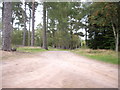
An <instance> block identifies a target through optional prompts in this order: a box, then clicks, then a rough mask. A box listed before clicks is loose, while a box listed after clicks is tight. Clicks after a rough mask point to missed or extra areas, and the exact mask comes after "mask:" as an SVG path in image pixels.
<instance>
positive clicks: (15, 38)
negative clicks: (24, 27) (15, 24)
mask: <svg viewBox="0 0 120 90" xmlns="http://www.w3.org/2000/svg"><path fill="white" fill-rule="evenodd" d="M22 33H23V31H21V30H15V29H14V30H13V33H12V45H22V39H23V38H22Z"/></svg>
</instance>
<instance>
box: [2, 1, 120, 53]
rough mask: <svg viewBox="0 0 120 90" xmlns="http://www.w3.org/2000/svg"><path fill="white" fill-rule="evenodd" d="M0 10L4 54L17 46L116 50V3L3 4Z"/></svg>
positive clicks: (119, 6)
mask: <svg viewBox="0 0 120 90" xmlns="http://www.w3.org/2000/svg"><path fill="white" fill-rule="evenodd" d="M23 5H24V8H23ZM40 5H42V6H43V8H42V9H43V24H42V23H40V24H39V25H38V26H37V28H35V18H36V17H35V14H36V13H35V12H36V10H37V7H39V6H40ZM26 8H29V9H26ZM1 9H2V20H1V23H2V25H1V28H2V29H1V30H2V33H1V35H2V50H4V51H10V50H11V49H12V47H15V46H19V45H22V46H40V47H43V48H44V49H48V47H49V46H50V47H54V48H61V49H76V48H81V47H82V46H86V47H89V48H92V49H113V50H116V51H118V50H119V47H118V46H119V37H120V36H119V34H120V32H119V30H120V23H119V20H120V14H119V13H120V3H118V2H92V3H90V2H86V3H85V2H84V3H82V2H42V3H38V2H24V3H23V2H3V3H2V7H1ZM40 14H41V13H40ZM26 24H29V29H28V28H26ZM30 28H32V30H31V29H30ZM80 29H82V30H83V31H84V32H85V33H83V31H81V30H80ZM81 37H85V40H82V39H81Z"/></svg>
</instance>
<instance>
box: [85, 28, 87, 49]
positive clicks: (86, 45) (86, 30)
mask: <svg viewBox="0 0 120 90" xmlns="http://www.w3.org/2000/svg"><path fill="white" fill-rule="evenodd" d="M85 44H86V45H85V46H86V47H87V28H85Z"/></svg>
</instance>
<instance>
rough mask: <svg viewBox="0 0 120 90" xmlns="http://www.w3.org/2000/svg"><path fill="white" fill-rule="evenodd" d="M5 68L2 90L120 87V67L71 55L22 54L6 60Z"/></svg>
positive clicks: (54, 52) (47, 53)
mask: <svg viewBox="0 0 120 90" xmlns="http://www.w3.org/2000/svg"><path fill="white" fill-rule="evenodd" d="M3 53H4V52H3ZM9 53H11V52H9ZM14 53H16V52H14ZM20 55H21V56H20ZM3 56H4V55H3ZM1 64H2V88H117V87H118V65H113V64H106V63H104V62H99V61H95V60H91V59H88V58H86V57H83V56H78V55H76V54H74V53H72V52H69V51H45V52H40V53H35V54H30V53H29V54H28V53H23V54H21V53H20V54H17V56H15V55H14V57H10V58H3V60H2V63H1Z"/></svg>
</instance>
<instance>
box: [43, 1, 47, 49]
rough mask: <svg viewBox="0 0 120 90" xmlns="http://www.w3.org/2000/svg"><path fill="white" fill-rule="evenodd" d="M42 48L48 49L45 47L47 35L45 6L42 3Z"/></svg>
mask: <svg viewBox="0 0 120 90" xmlns="http://www.w3.org/2000/svg"><path fill="white" fill-rule="evenodd" d="M43 48H44V49H46V50H47V49H48V47H47V35H46V5H45V2H43Z"/></svg>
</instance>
